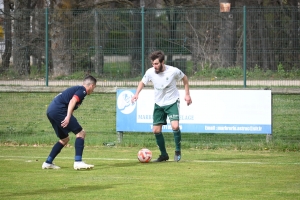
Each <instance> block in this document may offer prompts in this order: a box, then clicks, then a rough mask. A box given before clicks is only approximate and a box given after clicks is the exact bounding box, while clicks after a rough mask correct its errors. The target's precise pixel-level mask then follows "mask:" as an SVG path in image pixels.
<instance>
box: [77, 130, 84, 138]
mask: <svg viewBox="0 0 300 200" xmlns="http://www.w3.org/2000/svg"><path fill="white" fill-rule="evenodd" d="M85 135H86V133H85V131H84V130H83V129H82V131H80V132H79V133H77V134H76V137H81V138H85Z"/></svg>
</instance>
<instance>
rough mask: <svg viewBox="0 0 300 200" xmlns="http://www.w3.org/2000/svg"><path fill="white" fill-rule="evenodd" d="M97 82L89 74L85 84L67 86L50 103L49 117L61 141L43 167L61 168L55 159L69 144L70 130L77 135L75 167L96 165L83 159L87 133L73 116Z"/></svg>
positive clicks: (82, 167) (84, 167) (89, 167)
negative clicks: (54, 161)
mask: <svg viewBox="0 0 300 200" xmlns="http://www.w3.org/2000/svg"><path fill="white" fill-rule="evenodd" d="M96 83H97V80H96V79H95V78H94V77H93V76H87V77H85V79H84V80H83V85H78V86H73V87H70V88H67V89H66V90H65V91H63V92H62V93H60V94H58V95H57V96H56V97H55V98H54V99H53V100H52V102H51V103H50V105H49V107H48V109H47V117H48V119H49V121H50V123H51V124H52V127H53V129H54V131H55V133H56V135H57V137H58V138H59V141H58V142H57V143H56V144H55V145H54V146H53V148H52V150H51V152H50V154H49V156H48V158H47V160H46V161H45V162H44V163H43V165H42V169H60V167H59V166H57V165H55V164H54V163H53V160H54V159H55V157H56V156H57V155H58V154H59V153H60V151H61V150H62V148H63V147H64V146H66V145H67V144H68V142H69V140H70V138H69V132H73V133H74V134H75V135H76V140H75V162H74V169H75V170H79V169H91V168H93V167H94V165H90V164H86V163H85V162H83V161H82V153H83V148H84V138H85V135H86V133H85V131H84V130H83V128H82V127H81V126H80V124H79V123H78V121H77V119H76V118H75V117H74V116H73V112H74V110H76V109H77V108H78V107H79V106H80V105H81V104H82V102H83V100H84V98H85V96H86V95H89V94H91V93H92V92H93V91H94V89H95V87H96Z"/></svg>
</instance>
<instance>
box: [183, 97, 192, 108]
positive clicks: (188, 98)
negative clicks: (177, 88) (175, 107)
mask: <svg viewBox="0 0 300 200" xmlns="http://www.w3.org/2000/svg"><path fill="white" fill-rule="evenodd" d="M184 100H185V101H186V104H187V105H188V106H189V105H191V104H192V98H191V97H190V95H185V98H184Z"/></svg>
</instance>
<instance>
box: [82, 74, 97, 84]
mask: <svg viewBox="0 0 300 200" xmlns="http://www.w3.org/2000/svg"><path fill="white" fill-rule="evenodd" d="M96 83H97V80H96V78H95V77H93V76H91V75H88V76H86V77H85V78H84V80H83V84H86V85H90V84H94V85H96Z"/></svg>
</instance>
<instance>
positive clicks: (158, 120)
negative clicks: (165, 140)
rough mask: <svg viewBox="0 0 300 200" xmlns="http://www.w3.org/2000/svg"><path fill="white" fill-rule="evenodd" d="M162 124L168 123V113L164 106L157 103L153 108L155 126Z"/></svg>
mask: <svg viewBox="0 0 300 200" xmlns="http://www.w3.org/2000/svg"><path fill="white" fill-rule="evenodd" d="M161 124H162V125H166V124H167V113H165V111H164V108H163V107H160V106H159V105H157V104H155V105H154V110H153V126H158V125H161Z"/></svg>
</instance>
